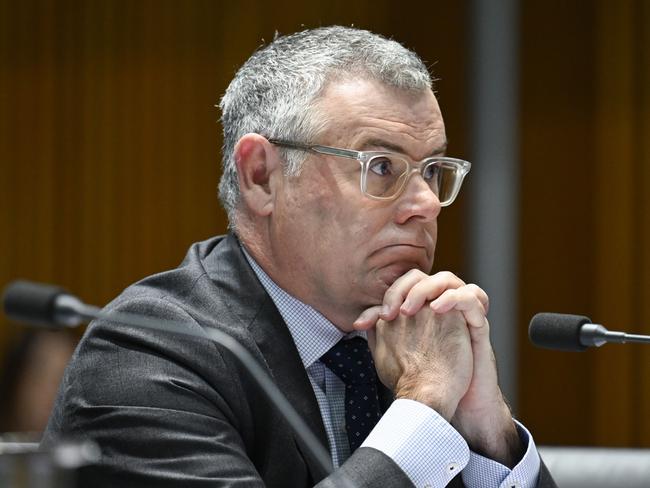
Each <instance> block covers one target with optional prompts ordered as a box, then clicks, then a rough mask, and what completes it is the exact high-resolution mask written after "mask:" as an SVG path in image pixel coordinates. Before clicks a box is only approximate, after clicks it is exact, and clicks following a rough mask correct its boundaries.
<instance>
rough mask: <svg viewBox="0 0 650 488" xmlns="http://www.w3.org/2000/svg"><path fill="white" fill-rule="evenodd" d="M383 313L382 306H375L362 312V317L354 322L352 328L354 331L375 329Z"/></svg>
mask: <svg viewBox="0 0 650 488" xmlns="http://www.w3.org/2000/svg"><path fill="white" fill-rule="evenodd" d="M380 312H381V305H375V306H374V307H370V308H367V309H365V310H364V311H363V312H361V315H359V317H357V319H356V320H355V321H354V322H353V324H352V328H353V329H354V330H368V329H370V328H371V327H374V326H375V324H376V323H377V320H379V313H380Z"/></svg>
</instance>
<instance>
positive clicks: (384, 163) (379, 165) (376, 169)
mask: <svg viewBox="0 0 650 488" xmlns="http://www.w3.org/2000/svg"><path fill="white" fill-rule="evenodd" d="M368 170H369V171H372V172H373V173H375V174H376V175H379V176H391V175H394V174H395V168H393V162H392V161H391V160H390V159H389V158H386V157H377V158H375V159H373V160H372V161H370V166H369V167H368Z"/></svg>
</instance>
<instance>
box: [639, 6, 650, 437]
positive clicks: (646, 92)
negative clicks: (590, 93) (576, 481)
mask: <svg viewBox="0 0 650 488" xmlns="http://www.w3.org/2000/svg"><path fill="white" fill-rule="evenodd" d="M636 26H637V46H638V54H637V57H636V67H637V71H636V76H637V79H638V83H637V96H638V100H637V107H638V114H639V115H638V117H637V138H636V143H637V144H638V146H639V149H638V152H637V158H638V163H637V167H638V168H639V175H638V180H639V182H640V184H641V186H642V187H641V191H640V202H639V212H638V215H639V221H638V225H639V227H640V239H639V250H640V256H639V261H640V266H639V267H638V273H639V275H640V283H639V292H640V293H639V309H640V310H639V319H638V320H639V324H641V326H642V328H641V331H642V333H643V334H650V217H649V216H650V28H649V26H650V3H649V2H647V1H643V0H638V1H637V10H636ZM639 363H640V370H641V371H640V382H639V385H637V391H638V393H639V405H638V416H637V419H638V422H639V433H640V436H641V440H640V444H641V445H644V446H648V445H650V418H648V415H647V413H648V412H650V354H648V351H647V349H643V351H641V352H640V361H639Z"/></svg>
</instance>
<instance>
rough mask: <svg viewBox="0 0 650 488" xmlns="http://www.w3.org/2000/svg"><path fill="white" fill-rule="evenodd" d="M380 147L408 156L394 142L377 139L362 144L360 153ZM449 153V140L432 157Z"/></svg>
mask: <svg viewBox="0 0 650 488" xmlns="http://www.w3.org/2000/svg"><path fill="white" fill-rule="evenodd" d="M377 147H380V148H382V149H386V150H388V151H390V152H396V153H400V154H405V155H407V154H408V152H407V151H406V150H405V149H404V148H403V147H402V146H400V145H399V144H393V143H392V142H388V141H386V140H384V139H377V138H372V139H366V140H364V141H363V142H362V144H361V146H360V149H359V150H360V151H367V150H369V149H372V148H377ZM446 151H447V139H445V140H444V142H443V143H442V144H441V145H440V146H439V147H437V148H436V149H434V150H433V151H432V152H431V154H430V156H439V155H441V154H444V153H445V152H446Z"/></svg>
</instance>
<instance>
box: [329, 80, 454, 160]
mask: <svg viewBox="0 0 650 488" xmlns="http://www.w3.org/2000/svg"><path fill="white" fill-rule="evenodd" d="M317 107H318V109H319V110H320V112H321V114H322V116H323V117H324V119H325V124H324V131H323V132H322V133H321V138H320V139H319V141H318V142H319V143H321V144H330V145H339V146H341V147H346V148H350V149H357V150H363V149H370V147H368V145H369V141H372V142H373V144H371V145H377V141H385V142H386V144H387V145H391V146H395V147H401V148H404V150H405V151H406V152H408V153H412V154H411V156H413V157H416V158H420V157H426V156H428V155H430V154H435V153H440V152H443V151H444V150H445V147H446V142H447V139H446V135H445V125H444V121H443V118H442V114H441V112H440V107H439V105H438V101H437V100H436V98H435V96H434V95H433V92H432V91H431V90H429V89H426V90H421V91H416V92H412V91H406V90H401V89H397V88H394V87H391V86H387V85H385V84H383V83H381V82H378V81H374V80H345V81H335V82H332V83H330V84H329V85H328V86H327V87H326V88H325V90H324V91H323V94H322V96H321V98H320V100H319V103H318V105H317ZM325 139H326V140H325Z"/></svg>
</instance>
